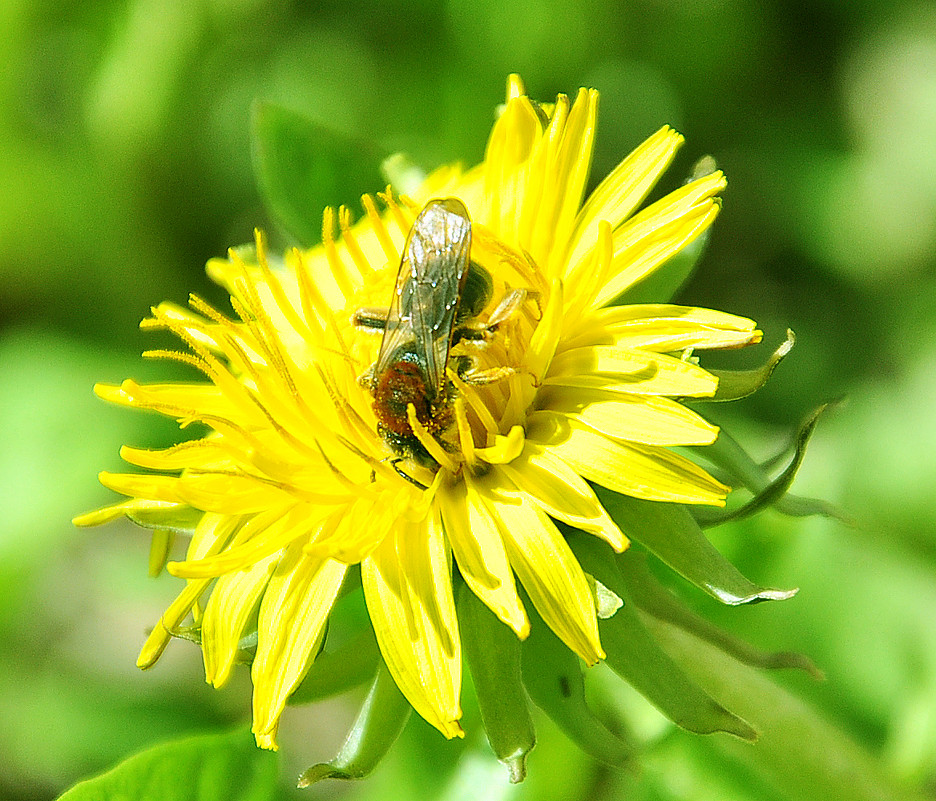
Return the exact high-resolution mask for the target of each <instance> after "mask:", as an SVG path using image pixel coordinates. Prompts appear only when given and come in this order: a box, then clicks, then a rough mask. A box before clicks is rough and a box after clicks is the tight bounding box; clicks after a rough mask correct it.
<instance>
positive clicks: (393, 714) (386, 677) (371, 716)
mask: <svg viewBox="0 0 936 801" xmlns="http://www.w3.org/2000/svg"><path fill="white" fill-rule="evenodd" d="M412 711H413V708H412V707H411V706H410V705H409V701H407V700H406V698H404V697H403V693H401V692H400V690H399V689H398V688H397V686H396V683H395V682H394V681H393V677H392V676H391V675H390V671H389V670H387V667H386V665H384V664H383V663H382V662H381V664H380V668H379V669H378V670H377V676H376V678H375V679H374V683H373V684H372V685H371V688H370V692H368V694H367V698H365V699H364V705H363V706H362V707H361V711H360V712H359V713H358V716H357V720H355V721H354V726H353V727H352V728H351V731H350V732H349V734H348V739H347V740H345V743H344V745H343V746H342V747H341V750H340V751H339V752H338V754H337V755H336V756H335V758H334V759H332V760H331V761H330V762H321V763H319V764H317V765H312V767H310V768H307V769H306V770H304V771H303V773H302V775H301V776H300V777H299V784H298V786H299V787H308V786H309V785H310V784H314V783H315V782H318V781H321V780H322V779H361V778H363V777H364V776H366V775H367V774H369V773H370V772H371V771H372V770H373V769H374V768H376V767H377V765H378V764H380V761H381V760H382V759H383V758H384V757H385V756H386V755H387V752H388V751H389V750H390V748H391V747H392V746H393V744H394V743H395V742H396V740H397V738H398V737H399V736H400V732H402V731H403V727H404V726H405V725H406V721H407V720H409V716H410V712H412Z"/></svg>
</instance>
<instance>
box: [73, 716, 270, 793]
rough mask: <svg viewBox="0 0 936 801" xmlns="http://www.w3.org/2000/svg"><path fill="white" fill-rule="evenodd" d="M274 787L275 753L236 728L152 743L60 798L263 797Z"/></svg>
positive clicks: (81, 783) (76, 786)
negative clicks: (227, 731)
mask: <svg viewBox="0 0 936 801" xmlns="http://www.w3.org/2000/svg"><path fill="white" fill-rule="evenodd" d="M277 790H278V788H277V765H276V758H275V756H274V755H272V754H270V753H269V752H266V751H261V750H260V749H258V748H257V746H256V744H255V743H254V740H253V737H251V736H250V735H249V734H247V733H246V732H243V731H237V732H233V733H230V734H211V735H204V736H199V737H187V738H185V739H182V740H174V741H172V742H169V743H163V744H161V745H157V746H154V747H153V748H150V749H148V750H146V751H143V752H142V753H140V754H137V755H136V756H132V757H130V758H129V759H127V760H126V761H125V762H122V763H121V764H119V765H118V766H117V767H115V768H114V769H113V770H110V771H108V772H107V773H104V774H102V775H100V776H97V777H95V778H93V779H88V780H87V781H83V782H80V783H79V784H77V785H75V786H74V787H73V788H72V789H71V790H69V791H68V792H67V793H65V794H64V795H63V796H61V798H60V801H266V800H267V799H273V798H275V797H276V795H277Z"/></svg>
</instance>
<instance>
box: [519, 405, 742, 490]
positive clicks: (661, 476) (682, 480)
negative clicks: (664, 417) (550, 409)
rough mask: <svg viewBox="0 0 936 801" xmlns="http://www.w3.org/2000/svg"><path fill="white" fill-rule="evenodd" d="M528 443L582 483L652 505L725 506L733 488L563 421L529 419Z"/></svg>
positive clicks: (652, 450) (667, 455)
mask: <svg viewBox="0 0 936 801" xmlns="http://www.w3.org/2000/svg"><path fill="white" fill-rule="evenodd" d="M528 437H529V439H531V440H533V441H534V442H537V443H538V444H541V445H543V446H544V447H547V448H549V449H550V450H551V451H552V452H553V453H554V454H555V455H557V456H558V457H559V458H561V459H562V460H563V461H565V462H566V463H568V464H569V465H570V466H571V467H572V468H573V469H574V470H576V471H578V473H579V474H581V475H582V476H583V477H584V478H586V479H588V480H589V481H594V482H595V483H596V484H601V486H603V487H607V488H608V489H610V490H614V491H615V492H620V493H622V494H624V495H631V496H633V497H634V498H644V499H646V500H650V501H672V502H676V503H705V504H711V505H714V506H724V505H725V497H726V495H727V494H728V490H729V488H728V487H726V486H725V485H724V484H722V483H721V482H720V481H716V480H715V479H714V478H712V476H710V475H709V474H708V473H706V472H705V470H703V469H702V468H701V467H699V466H698V465H697V464H695V463H694V462H690V461H689V460H688V459H685V458H683V457H682V456H679V455H677V454H675V453H673V452H672V451H668V450H666V449H665V448H658V447H656V446H652V445H638V444H636V443H629V442H623V441H620V440H612V439H609V438H608V437H605V436H603V435H601V434H599V433H598V432H596V431H593V430H591V429H589V428H586V427H582V426H579V425H578V424H576V423H575V422H574V421H573V420H570V419H569V418H565V420H564V421H563V420H561V419H560V416H559V415H550V414H543V413H540V412H537V413H535V414H534V415H531V419H530V425H529V427H528Z"/></svg>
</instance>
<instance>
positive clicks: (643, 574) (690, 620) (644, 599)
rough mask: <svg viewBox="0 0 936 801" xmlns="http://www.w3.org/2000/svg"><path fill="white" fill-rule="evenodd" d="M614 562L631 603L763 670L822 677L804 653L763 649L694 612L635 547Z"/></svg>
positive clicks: (746, 663) (740, 660)
mask: <svg viewBox="0 0 936 801" xmlns="http://www.w3.org/2000/svg"><path fill="white" fill-rule="evenodd" d="M617 566H618V569H619V570H620V571H621V575H622V577H623V579H624V582H625V584H626V585H627V589H628V591H629V592H630V594H631V598H632V599H633V601H634V605H635V606H636V607H637V608H638V609H639V610H640V611H641V612H645V613H647V614H649V615H652V616H653V617H655V618H657V619H658V620H662V621H665V622H667V623H672V624H673V625H675V626H679V628H681V629H684V630H685V631H688V632H691V633H692V634H694V635H695V636H696V637H699V638H700V639H702V640H705V641H706V642H709V643H711V644H712V645H715V646H717V647H718V648H720V649H721V650H722V651H724V652H725V653H726V654H729V655H731V656H733V657H734V658H735V659H737V660H738V661H739V662H742V663H744V664H745V665H750V666H751V667H757V668H763V669H766V670H779V669H797V670H802V671H804V672H806V673H808V674H809V675H810V676H812V677H813V678H814V679H822V678H824V676H823V673H822V671H821V670H819V668H817V667H816V665H815V664H814V663H813V661H812V660H811V659H810V658H809V657H808V656H806V655H805V654H800V653H797V652H795V651H762V650H760V649H759V648H755V647H754V646H753V645H751V644H750V643H747V642H745V641H744V640H742V639H739V638H738V637H735V636H734V635H732V634H729V633H728V632H727V631H725V630H724V629H721V628H719V627H718V626H716V625H715V624H714V623H712V622H711V621H710V620H707V619H706V618H704V617H702V616H701V615H697V614H696V613H695V612H694V611H692V610H691V609H690V608H689V607H688V606H686V604H685V603H683V602H682V600H680V599H679V598H678V597H677V596H676V595H674V594H673V593H672V592H670V590H668V589H667V588H666V587H664V586H663V585H662V584H660V582H659V581H658V580H657V578H656V577H655V576H654V575H653V573H652V572H651V571H650V569H649V568H648V566H647V556H646V554H644V553H641V552H640V551H638V550H637V549H632V550H630V551H628V552H627V556H626V558H624V557H622V558H620V559H618V560H617Z"/></svg>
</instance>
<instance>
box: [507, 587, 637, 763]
mask: <svg viewBox="0 0 936 801" xmlns="http://www.w3.org/2000/svg"><path fill="white" fill-rule="evenodd" d="M531 606H532V605H531ZM530 617H531V621H530V622H531V629H530V636H529V637H528V638H527V639H526V640H525V641H524V642H523V645H522V646H521V658H522V663H523V681H524V684H525V685H526V688H527V690H528V691H529V693H530V698H532V699H533V703H535V704H536V705H537V706H538V707H539V708H540V709H542V710H543V711H544V712H545V713H546V714H547V715H548V716H549V717H550V718H551V719H552V721H553V723H555V724H556V725H557V726H558V727H559V728H560V729H562V731H564V732H565V733H566V735H567V736H568V737H569V739H570V740H572V742H574V743H575V744H576V745H577V746H578V747H579V748H581V749H582V750H583V751H584V752H585V753H586V754H588V755H590V756H592V757H594V758H595V759H597V760H598V761H600V762H603V763H605V764H607V765H618V766H620V765H623V764H625V763H626V762H627V761H628V760H630V759H631V758H632V757H633V755H634V753H633V752H634V746H633V745H632V744H631V743H629V742H627V741H625V740H624V739H622V737H620V736H619V735H618V734H616V733H614V732H612V731H610V730H609V729H608V728H607V727H606V726H605V725H604V723H603V722H602V721H601V720H600V719H599V718H597V717H596V716H595V713H594V712H593V711H592V709H591V708H590V707H589V706H588V703H587V702H586V700H585V682H584V680H583V678H582V661H581V660H580V659H579V658H578V657H577V656H576V655H575V654H574V653H572V651H570V650H569V649H568V647H566V646H565V645H564V644H563V643H562V642H561V641H560V640H559V638H558V637H556V635H555V634H553V633H552V631H551V630H550V629H549V627H548V626H547V625H546V624H545V623H544V622H543V620H542V618H540V617H539V616H538V615H537V614H536V612H535V611H532V609H531V612H530Z"/></svg>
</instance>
